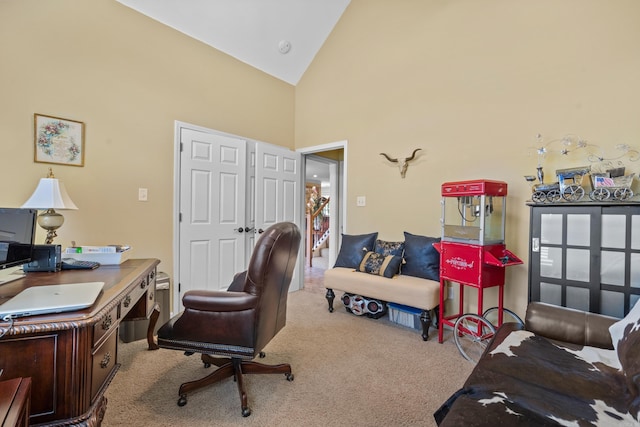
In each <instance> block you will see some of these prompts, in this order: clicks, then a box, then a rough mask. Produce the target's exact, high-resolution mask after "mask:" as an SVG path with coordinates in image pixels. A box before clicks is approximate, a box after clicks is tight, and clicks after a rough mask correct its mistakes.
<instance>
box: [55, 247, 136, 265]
mask: <svg viewBox="0 0 640 427" xmlns="http://www.w3.org/2000/svg"><path fill="white" fill-rule="evenodd" d="M130 255H131V249H129V250H128V251H124V252H116V253H110V254H109V253H99V252H89V253H80V254H77V253H76V254H62V257H63V258H73V259H77V260H80V261H94V262H99V263H100V264H102V265H117V264H122V263H123V262H125V261H126V260H128V259H129V256H130Z"/></svg>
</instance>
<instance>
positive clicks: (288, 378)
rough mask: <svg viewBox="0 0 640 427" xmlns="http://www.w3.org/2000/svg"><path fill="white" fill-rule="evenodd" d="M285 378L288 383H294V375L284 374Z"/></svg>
mask: <svg viewBox="0 0 640 427" xmlns="http://www.w3.org/2000/svg"><path fill="white" fill-rule="evenodd" d="M284 376H285V377H286V378H287V381H289V382H291V381H293V374H284Z"/></svg>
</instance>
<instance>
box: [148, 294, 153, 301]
mask: <svg viewBox="0 0 640 427" xmlns="http://www.w3.org/2000/svg"><path fill="white" fill-rule="evenodd" d="M149 300H150V301H153V292H149Z"/></svg>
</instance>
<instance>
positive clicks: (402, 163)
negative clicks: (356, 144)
mask: <svg viewBox="0 0 640 427" xmlns="http://www.w3.org/2000/svg"><path fill="white" fill-rule="evenodd" d="M420 150H422V148H416V149H415V150H413V154H411V156H409V157H407V158H405V159H404V160H399V159H392V158H391V157H389V156H388V155H387V154H385V153H380V155H381V156H384V157H386V158H387V160H389V161H390V162H393V163H398V167H399V168H400V176H401V177H402V178H404V176H405V175H406V174H407V168H408V167H409V162H410V161H411V160H413V159H415V157H416V153H417V152H418V151H420Z"/></svg>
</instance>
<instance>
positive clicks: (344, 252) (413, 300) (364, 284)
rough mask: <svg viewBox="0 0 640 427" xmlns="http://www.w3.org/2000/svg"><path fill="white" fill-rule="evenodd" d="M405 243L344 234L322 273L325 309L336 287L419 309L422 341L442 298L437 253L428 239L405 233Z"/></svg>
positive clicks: (351, 292)
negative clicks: (331, 262) (333, 260)
mask: <svg viewBox="0 0 640 427" xmlns="http://www.w3.org/2000/svg"><path fill="white" fill-rule="evenodd" d="M404 235H405V241H404V242H385V241H381V240H376V237H377V233H371V234H366V235H357V236H350V235H343V236H342V246H341V247H340V253H339V254H338V259H337V260H336V264H335V266H334V267H333V268H330V269H328V270H327V271H325V273H324V286H325V288H326V289H327V293H326V298H327V302H328V304H329V312H333V310H334V307H333V302H334V299H335V292H334V291H335V290H340V291H343V292H345V293H346V294H351V295H357V296H362V297H366V298H369V299H376V300H381V301H383V302H384V303H387V302H394V303H397V304H402V305H408V306H411V307H415V308H419V309H421V310H422V312H421V313H420V321H421V323H422V339H423V340H425V341H426V340H427V339H428V338H429V328H430V327H431V324H432V317H431V310H434V311H435V318H436V319H437V309H438V304H439V301H440V281H439V262H440V258H439V254H438V252H437V251H436V250H435V248H433V243H436V242H438V241H439V239H435V238H432V237H426V236H418V235H413V234H411V233H407V232H405V233H404Z"/></svg>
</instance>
